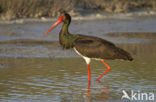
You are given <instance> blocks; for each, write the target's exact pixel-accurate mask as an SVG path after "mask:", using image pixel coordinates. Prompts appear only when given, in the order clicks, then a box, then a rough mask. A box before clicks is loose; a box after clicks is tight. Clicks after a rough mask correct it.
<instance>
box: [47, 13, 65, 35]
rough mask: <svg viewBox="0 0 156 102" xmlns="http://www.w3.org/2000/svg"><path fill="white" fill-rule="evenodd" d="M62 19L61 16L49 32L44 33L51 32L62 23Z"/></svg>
mask: <svg viewBox="0 0 156 102" xmlns="http://www.w3.org/2000/svg"><path fill="white" fill-rule="evenodd" d="M62 17H63V16H61V17H60V18H59V19H58V20H57V21H56V22H55V23H54V24H53V25H52V26H51V28H50V29H49V30H47V31H46V32H45V33H46V34H48V33H49V32H50V31H52V30H53V29H54V28H55V27H57V26H58V25H59V24H60V23H61V22H62Z"/></svg>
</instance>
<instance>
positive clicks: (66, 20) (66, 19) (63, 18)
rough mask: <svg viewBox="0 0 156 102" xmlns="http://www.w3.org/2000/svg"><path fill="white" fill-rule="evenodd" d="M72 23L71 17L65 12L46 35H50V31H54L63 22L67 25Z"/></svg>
mask: <svg viewBox="0 0 156 102" xmlns="http://www.w3.org/2000/svg"><path fill="white" fill-rule="evenodd" d="M70 21H71V16H70V15H69V14H68V13H67V12H65V11H64V12H63V13H62V14H61V16H60V17H59V19H58V20H57V21H56V22H55V23H54V24H53V25H52V26H51V28H50V29H49V30H47V31H46V32H45V33H46V34H48V33H49V32H50V31H52V30H53V29H54V28H55V27H57V26H58V25H59V24H60V23H62V22H63V23H65V24H70Z"/></svg>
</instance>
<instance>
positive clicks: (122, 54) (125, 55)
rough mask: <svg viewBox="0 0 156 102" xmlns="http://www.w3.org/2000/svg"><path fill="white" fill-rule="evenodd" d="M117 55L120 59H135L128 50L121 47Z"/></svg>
mask: <svg viewBox="0 0 156 102" xmlns="http://www.w3.org/2000/svg"><path fill="white" fill-rule="evenodd" d="M116 57H117V58H118V59H124V60H129V61H132V60H133V58H132V56H131V55H130V53H128V52H127V51H125V50H123V49H121V48H117V54H116Z"/></svg>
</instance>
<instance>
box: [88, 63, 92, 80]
mask: <svg viewBox="0 0 156 102" xmlns="http://www.w3.org/2000/svg"><path fill="white" fill-rule="evenodd" d="M87 66H88V80H90V79H91V73H90V67H89V64H87Z"/></svg>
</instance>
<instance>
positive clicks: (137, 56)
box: [0, 19, 156, 102]
mask: <svg viewBox="0 0 156 102" xmlns="http://www.w3.org/2000/svg"><path fill="white" fill-rule="evenodd" d="M95 22H96V23H95ZM155 22H156V20H155V19H152V20H151V19H148V20H139V19H135V20H106V21H98V20H97V21H96V20H95V21H80V22H79V21H74V22H73V23H72V27H71V32H75V33H82V34H88V35H93V36H99V37H101V38H106V39H108V40H110V41H112V42H114V43H117V46H120V47H122V48H124V49H126V50H127V51H129V52H130V53H131V54H132V55H133V57H134V61H132V62H128V61H121V60H114V61H110V60H105V61H106V62H107V63H108V64H109V65H110V66H111V70H110V72H109V73H108V74H107V75H105V76H104V77H103V78H102V79H101V81H100V82H98V81H96V79H97V78H98V77H99V76H100V75H101V74H102V73H103V72H104V71H105V70H106V68H105V66H104V65H103V64H102V63H100V62H99V61H92V63H91V73H92V80H91V82H88V80H87V77H88V75H87V74H88V72H87V68H86V64H85V62H84V60H83V59H82V58H80V57H79V56H78V55H76V53H75V52H74V51H72V50H64V49H62V48H61V46H60V45H59V43H58V41H57V40H58V31H59V29H60V26H59V27H58V28H56V30H54V31H53V32H51V34H49V35H45V34H44V31H45V30H46V29H47V28H48V27H49V26H48V25H50V24H51V23H50V22H48V23H32V22H29V23H24V24H14V25H13V24H3V25H2V24H1V25H0V26H1V29H0V73H1V74H0V101H2V102H6V101H10V102H21V101H22V102H30V101H33V102H38V101H40V102H43V101H44V102H51V101H61V102H70V101H71V102H120V101H121V97H122V94H123V93H122V90H125V91H126V92H128V93H129V94H130V92H131V90H134V91H135V92H137V91H138V90H139V91H141V92H153V93H155V94H156V90H155V88H156V81H155V79H156V69H155V67H156V63H155V61H156V53H155V51H156V42H155V39H154V38H155V36H156V35H154V34H153V35H152V37H151V36H150V38H148V35H149V34H150V33H149V34H148V33H147V34H145V36H143V37H140V36H139V37H137V36H138V34H136V35H135V34H134V35H135V36H133V37H126V36H124V34H123V35H117V36H107V34H106V33H108V32H132V31H135V32H156V29H155V26H156V23H155ZM94 26H96V27H95V28H94ZM93 28H94V29H93ZM95 34H96V35H95ZM125 35H126V34H125ZM151 38H153V39H151ZM155 98H156V96H155ZM144 101H145V100H144ZM132 102H136V101H132ZM145 102H146V101H145ZM147 102H149V101H147ZM151 102H155V101H151Z"/></svg>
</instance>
